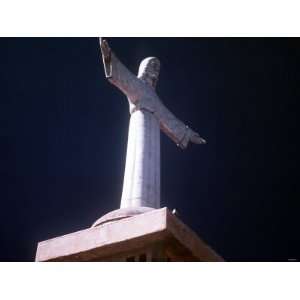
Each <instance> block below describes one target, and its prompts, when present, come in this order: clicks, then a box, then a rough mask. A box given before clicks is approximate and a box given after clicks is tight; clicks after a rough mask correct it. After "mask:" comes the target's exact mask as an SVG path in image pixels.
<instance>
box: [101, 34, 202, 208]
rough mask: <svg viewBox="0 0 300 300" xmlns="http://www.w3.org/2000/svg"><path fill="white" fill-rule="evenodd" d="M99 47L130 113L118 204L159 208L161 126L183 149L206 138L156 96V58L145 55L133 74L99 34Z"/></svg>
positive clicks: (110, 78) (109, 72)
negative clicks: (179, 118) (121, 192)
mask: <svg viewBox="0 0 300 300" xmlns="http://www.w3.org/2000/svg"><path fill="white" fill-rule="evenodd" d="M100 48H101V52H102V58H103V64H104V69H105V75H106V78H107V79H108V80H109V81H110V82H111V83H112V84H114V85H115V86H116V87H118V88H119V89H120V90H121V91H122V92H123V93H124V94H125V95H126V96H127V99H128V102H129V108H130V114H131V118H130V126H129V135H128V145H127V156H126V167H125V176H124V182H123V194H122V200H121V208H136V207H151V208H159V207H160V129H161V130H162V131H163V132H164V133H165V134H166V135H168V136H169V137H170V138H171V139H172V140H173V141H174V142H175V143H176V144H177V145H178V146H179V147H180V148H182V149H184V148H186V147H187V145H188V143H189V142H192V143H196V144H205V143H206V141H205V140H204V139H202V138H201V137H200V136H199V135H198V133H196V132H195V131H193V130H192V129H191V128H189V127H188V126H186V125H185V124H184V123H183V122H181V121H180V120H178V119H177V118H176V117H175V116H174V115H173V114H172V113H171V112H170V111H169V110H168V109H167V108H166V107H165V105H164V104H163V103H162V101H161V100H160V99H159V97H158V96H157V94H156V92H155V87H156V84H157V81H158V76H159V71H160V62H159V60H158V59H157V58H155V57H148V58H146V59H144V60H143V61H142V62H141V64H140V67H139V72H138V76H135V75H134V74H132V73H131V72H130V71H129V70H128V69H127V68H126V67H125V66H124V65H123V64H122V63H121V62H120V61H119V60H118V58H117V57H116V56H115V54H114V53H113V52H112V51H111V49H110V47H109V45H108V43H107V41H106V40H103V39H101V38H100Z"/></svg>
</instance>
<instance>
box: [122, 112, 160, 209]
mask: <svg viewBox="0 0 300 300" xmlns="http://www.w3.org/2000/svg"><path fill="white" fill-rule="evenodd" d="M139 206H148V207H153V208H160V129H159V124H158V122H157V120H156V119H155V117H154V116H153V114H152V113H150V112H148V111H141V110H138V111H136V112H134V113H133V114H132V115H131V118H130V125H129V134H128V145H127V155H126V166H125V175H124V181H123V193H122V199H121V208H125V207H139Z"/></svg>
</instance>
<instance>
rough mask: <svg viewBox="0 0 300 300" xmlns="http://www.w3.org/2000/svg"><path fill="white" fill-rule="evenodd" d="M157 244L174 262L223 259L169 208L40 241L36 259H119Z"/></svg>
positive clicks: (157, 258)
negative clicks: (159, 244)
mask: <svg viewBox="0 0 300 300" xmlns="http://www.w3.org/2000/svg"><path fill="white" fill-rule="evenodd" d="M157 243H161V245H162V247H163V249H164V250H163V251H164V252H165V253H166V255H167V256H168V257H169V258H170V259H171V260H172V261H223V259H222V258H221V257H220V256H218V255H217V254H216V253H215V252H214V251H213V250H212V249H211V248H210V247H208V246H207V245H206V244H205V243H204V242H203V241H202V240H201V239H200V238H199V237H198V236H197V235H196V234H195V233H194V232H193V231H192V230H191V229H189V228H188V227H187V226H186V225H184V224H183V223H182V222H181V221H180V220H179V219H178V218H177V217H175V216H174V215H172V214H171V213H170V212H169V211H168V210H167V209H166V208H161V209H155V210H152V211H150V212H147V213H144V214H140V215H136V216H133V217H130V218H125V219H121V220H118V221H114V222H109V223H105V224H102V225H100V226H97V227H92V228H88V229H85V230H82V231H78V232H75V233H71V234H68V235H64V236H61V237H57V238H54V239H50V240H47V241H43V242H40V243H39V244H38V249H37V254H36V261H111V260H112V258H114V259H113V261H117V260H118V257H126V254H127V253H133V252H134V251H137V250H138V249H142V250H143V251H147V249H149V248H150V247H152V246H153V245H155V244H157ZM155 260H159V257H156V258H155Z"/></svg>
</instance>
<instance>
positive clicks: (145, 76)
mask: <svg viewBox="0 0 300 300" xmlns="http://www.w3.org/2000/svg"><path fill="white" fill-rule="evenodd" d="M159 70H160V62H159V59H158V58H156V57H147V58H145V59H144V60H143V61H142V62H141V64H140V67H139V73H138V78H140V79H141V80H143V81H145V82H147V83H148V84H149V85H151V86H152V87H153V88H155V87H156V84H157V81H158V76H159Z"/></svg>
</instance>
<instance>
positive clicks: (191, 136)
mask: <svg viewBox="0 0 300 300" xmlns="http://www.w3.org/2000/svg"><path fill="white" fill-rule="evenodd" d="M189 142H192V143H194V144H206V140H205V139H203V138H201V137H200V136H199V134H198V133H197V132H195V131H193V130H192V129H191V128H189V127H187V132H186V134H185V136H184V138H183V140H182V141H181V142H180V144H179V145H178V146H179V147H180V148H181V149H185V148H186V147H187V146H188V143H189Z"/></svg>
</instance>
